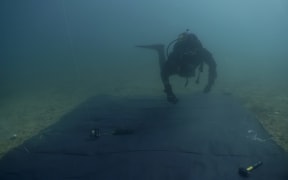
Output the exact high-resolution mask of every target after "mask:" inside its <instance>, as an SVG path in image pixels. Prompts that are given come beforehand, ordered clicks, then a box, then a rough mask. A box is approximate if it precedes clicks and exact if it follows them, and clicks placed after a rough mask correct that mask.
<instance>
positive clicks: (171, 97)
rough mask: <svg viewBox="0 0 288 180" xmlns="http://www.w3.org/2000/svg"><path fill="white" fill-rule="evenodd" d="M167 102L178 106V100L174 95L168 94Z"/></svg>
mask: <svg viewBox="0 0 288 180" xmlns="http://www.w3.org/2000/svg"><path fill="white" fill-rule="evenodd" d="M167 101H168V102H170V103H172V104H176V103H177V102H178V99H177V97H176V96H175V95H174V94H173V93H167Z"/></svg>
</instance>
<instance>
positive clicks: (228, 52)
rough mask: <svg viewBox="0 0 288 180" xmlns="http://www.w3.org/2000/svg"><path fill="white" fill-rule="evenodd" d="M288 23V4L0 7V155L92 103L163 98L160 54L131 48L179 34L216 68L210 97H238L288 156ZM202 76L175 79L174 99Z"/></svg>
mask: <svg viewBox="0 0 288 180" xmlns="http://www.w3.org/2000/svg"><path fill="white" fill-rule="evenodd" d="M287 17H288V2H287V1H286V0H273V1H271V0H217V1H215V0H178V1H167V0H146V1H139V0H138V1H137V0H121V1H119V0H118V1H117V0H96V1H92V0H82V1H79V0H49V1H44V0H25V1H21V0H15V1H11V0H1V1H0V24H1V28H0V87H1V88H0V145H1V146H0V147H1V149H0V153H1V155H3V154H4V153H5V152H7V151H8V150H9V149H11V148H13V147H15V146H17V145H19V144H21V143H22V142H23V141H25V140H27V139H29V138H30V137H31V136H33V135H35V134H37V133H38V132H39V131H40V130H42V129H44V128H46V127H47V126H49V125H51V124H53V123H55V122H56V121H57V120H59V118H60V117H61V116H62V115H63V114H65V113H66V112H68V111H70V110H71V109H72V108H73V107H75V106H77V104H79V103H81V102H83V101H85V100H86V99H87V98H89V97H92V96H96V95H99V94H108V95H115V96H124V97H126V96H129V97H131V96H136V95H141V96H143V95H147V96H163V99H165V97H164V95H163V87H162V83H161V78H160V72H159V66H158V60H157V54H156V53H155V52H153V51H146V50H143V49H139V48H135V45H140V44H154V43H163V44H165V45H166V47H167V45H168V44H169V43H170V42H171V41H173V40H174V39H176V38H177V37H178V35H179V34H180V33H182V32H184V31H185V30H186V29H189V30H190V31H191V32H192V33H195V34H196V35H197V36H198V38H199V39H200V41H201V42H202V44H203V46H204V47H205V48H207V49H209V51H211V53H212V54H213V57H214V58H215V61H216V63H217V71H218V78H217V80H216V82H215V86H214V87H213V89H212V91H211V93H216V94H217V93H221V94H223V93H224V94H232V95H234V96H236V97H240V98H241V99H242V100H243V104H244V106H245V107H247V108H248V109H249V110H251V111H252V112H255V113H256V115H257V117H258V118H259V121H261V123H262V124H263V125H264V126H265V127H266V128H267V129H268V131H269V133H271V134H272V135H273V136H274V137H275V139H276V141H277V142H278V143H279V144H280V145H281V146H282V147H283V148H284V149H286V150H288V134H287V132H286V131H285V128H286V129H287V128H288V120H287V119H288V118H287V117H288V113H287V108H288V94H287V92H288V91H287V90H288V84H287V82H288V81H287V77H288V71H287V67H288V51H287V47H288V36H287V32H288V21H287ZM202 74H203V75H202V77H201V83H200V84H199V85H197V84H195V83H194V80H193V79H192V80H191V82H190V83H189V85H188V86H187V87H186V88H185V87H184V84H185V79H182V78H179V77H177V76H175V77H173V78H172V83H173V88H174V91H175V93H177V94H181V93H182V94H191V93H197V92H199V91H201V90H202V88H203V87H204V84H205V83H206V80H205V78H207V68H206V67H204V72H203V73H202ZM180 101H181V99H180ZM14 136H17V138H16V139H15V138H13V137H14ZM12 139H13V140H12Z"/></svg>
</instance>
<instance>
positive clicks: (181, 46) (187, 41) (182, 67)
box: [161, 33, 217, 103]
mask: <svg viewBox="0 0 288 180" xmlns="http://www.w3.org/2000/svg"><path fill="white" fill-rule="evenodd" d="M184 36H186V37H183V38H181V39H180V40H178V41H177V42H176V43H175V45H174V47H173V51H172V52H171V53H170V54H169V56H168V59H167V61H166V62H165V63H164V65H163V66H162V68H161V79H162V82H163V85H164V91H165V93H166V94H167V100H168V101H169V102H172V103H176V102H177V101H178V100H177V98H176V96H175V95H174V93H173V91H172V87H171V85H170V82H169V77H170V76H171V75H175V74H177V75H179V76H181V77H187V78H188V77H193V76H195V71H196V69H197V68H199V70H200V71H202V66H203V63H206V64H207V65H208V67H209V72H208V73H209V75H208V84H207V85H206V87H205V89H204V90H203V91H204V92H205V93H208V92H210V90H211V87H212V86H213V84H214V81H215V79H216V77H217V73H216V62H215V60H214V58H213V56H212V54H211V53H210V52H209V51H208V50H207V49H205V48H203V46H202V44H201V42H200V41H199V39H198V38H197V36H196V35H195V34H192V33H189V34H188V33H186V34H185V35H184Z"/></svg>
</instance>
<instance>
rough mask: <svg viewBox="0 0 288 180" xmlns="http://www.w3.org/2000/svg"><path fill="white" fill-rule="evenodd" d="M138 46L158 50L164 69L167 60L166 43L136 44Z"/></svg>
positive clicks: (161, 66)
mask: <svg viewBox="0 0 288 180" xmlns="http://www.w3.org/2000/svg"><path fill="white" fill-rule="evenodd" d="M136 47H139V48H145V49H152V50H156V51H157V54H158V60H159V65H160V69H161V70H162V68H163V66H164V63H165V61H166V58H165V52H164V48H165V45H164V44H151V45H136Z"/></svg>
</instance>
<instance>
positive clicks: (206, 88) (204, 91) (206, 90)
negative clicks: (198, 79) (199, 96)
mask: <svg viewBox="0 0 288 180" xmlns="http://www.w3.org/2000/svg"><path fill="white" fill-rule="evenodd" d="M210 91H211V86H210V85H207V86H206V87H205V88H204V90H203V93H209V92H210Z"/></svg>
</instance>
